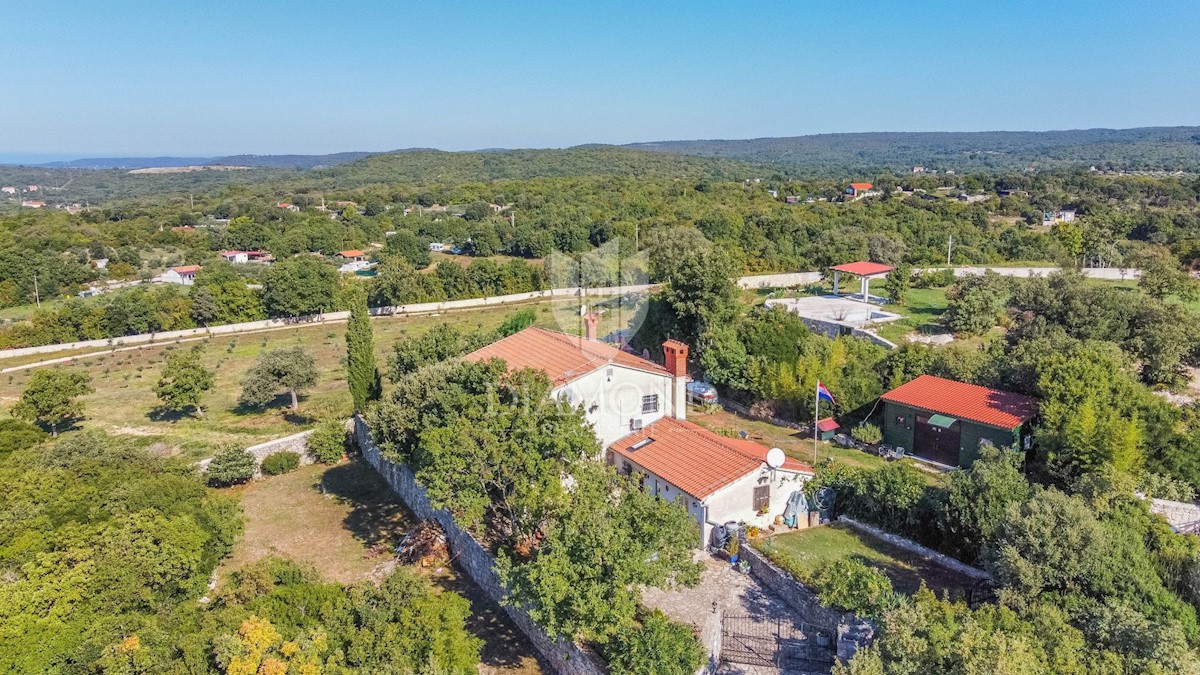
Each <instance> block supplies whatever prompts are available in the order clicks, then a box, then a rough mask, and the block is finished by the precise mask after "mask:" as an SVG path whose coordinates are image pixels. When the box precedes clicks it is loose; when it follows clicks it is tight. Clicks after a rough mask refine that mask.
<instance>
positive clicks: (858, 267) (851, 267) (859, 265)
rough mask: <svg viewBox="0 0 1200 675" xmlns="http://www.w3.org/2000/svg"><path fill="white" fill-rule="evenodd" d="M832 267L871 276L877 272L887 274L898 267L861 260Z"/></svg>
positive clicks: (841, 270) (861, 275)
mask: <svg viewBox="0 0 1200 675" xmlns="http://www.w3.org/2000/svg"><path fill="white" fill-rule="evenodd" d="M830 269H834V270H837V271H839V272H845V273H846V274H857V275H858V276H860V277H870V276H875V275H876V274H886V273H888V272H891V271H892V270H894V269H896V268H895V267H892V266H891V265H884V264H882V263H873V262H866V261H860V262H852V263H846V264H845V265H834V266H833V267H831V268H830Z"/></svg>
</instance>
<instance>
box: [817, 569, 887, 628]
mask: <svg viewBox="0 0 1200 675" xmlns="http://www.w3.org/2000/svg"><path fill="white" fill-rule="evenodd" d="M813 583H814V585H815V586H816V587H817V591H818V593H817V594H818V595H819V596H820V598H821V603H822V604H825V605H827V606H830V607H838V608H842V609H846V610H849V611H851V612H854V613H856V614H859V615H861V616H867V617H881V616H883V614H884V613H885V612H886V611H887V610H889V609H891V608H893V607H895V606H896V605H897V604H899V596H898V595H897V594H896V592H895V591H894V590H892V581H891V579H888V577H887V575H886V574H884V573H883V572H881V571H879V570H877V569H875V568H874V567H869V566H867V565H866V564H864V563H862V562H859V561H858V560H854V559H853V558H842V559H841V560H837V561H834V563H833V564H832V565H829V566H827V567H824V568H822V569H821V570H820V571H819V572H817V574H816V576H815V577H814V579H813Z"/></svg>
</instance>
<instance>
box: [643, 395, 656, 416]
mask: <svg viewBox="0 0 1200 675" xmlns="http://www.w3.org/2000/svg"><path fill="white" fill-rule="evenodd" d="M656 412H658V394H651V395H649V396H643V397H642V414H643V415H644V414H646V413H656Z"/></svg>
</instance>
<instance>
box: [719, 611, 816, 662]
mask: <svg viewBox="0 0 1200 675" xmlns="http://www.w3.org/2000/svg"><path fill="white" fill-rule="evenodd" d="M836 635H837V633H836V631H835V630H833V629H832V628H829V627H827V626H818V625H815V624H809V623H799V622H796V621H791V620H789V619H768V618H764V617H752V616H725V618H724V620H723V621H722V622H721V660H722V661H723V662H726V663H740V664H744V665H749V666H771V667H774V668H778V669H780V670H800V671H808V670H828V669H829V668H830V667H832V666H833V663H834V660H835V654H836V652H835V650H836V646H835V642H836Z"/></svg>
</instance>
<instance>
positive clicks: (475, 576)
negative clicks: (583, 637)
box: [353, 417, 608, 675]
mask: <svg viewBox="0 0 1200 675" xmlns="http://www.w3.org/2000/svg"><path fill="white" fill-rule="evenodd" d="M353 437H354V444H355V445H356V446H357V447H358V449H359V451H360V452H361V453H362V456H363V459H365V460H366V461H367V463H368V464H370V465H371V466H372V467H374V468H375V470H376V471H377V472H379V475H380V476H382V477H383V479H384V481H385V482H387V484H388V486H389V487H391V489H392V491H393V492H395V493H396V495H397V496H399V497H400V499H401V501H403V502H404V504H405V506H407V507H408V509H409V510H410V511H412V512H413V514H415V515H416V516H417V518H419V519H421V520H431V521H433V522H435V523H437V524H438V525H439V526H441V528H442V530H443V531H444V532H445V533H446V541H447V543H448V544H449V545H450V550H451V551H452V552H453V554H454V556H455V558H456V560H457V561H458V564H459V565H460V566H461V567H462V569H463V571H465V572H466V574H467V576H468V577H470V578H471V580H472V581H474V582H475V583H476V584H477V585H478V586H479V587H480V588H481V589H482V590H483V592H484V593H486V594H487V596H488V597H489V598H491V599H492V600H494V601H496V602H497V603H499V604H500V606H501V607H503V608H504V612H505V613H506V614H508V616H509V618H510V619H512V621H513V623H514V624H516V626H517V628H518V629H520V631H521V632H522V633H524V634H525V637H527V638H529V641H530V642H531V643H533V646H534V647H535V648H536V649H537V650H538V652H540V653H541V655H542V656H543V657H545V659H546V660H547V661H548V662H549V663H550V664H551V665H552V666H553V667H554V670H555V671H557V672H558V673H560V674H561V675H603V673H606V672H608V671H607V668H606V667H605V666H604V664H603V663H602V662H601V661H600V659H599V658H598V657H597V656H595V655H594V654H592V653H591V652H589V651H587V650H585V649H583V648H582V647H580V646H579V645H576V644H574V643H571V642H567V641H565V640H562V639H561V638H553V637H550V636H549V635H547V634H546V632H545V631H543V630H542V629H541V627H539V626H538V625H537V624H536V623H534V622H533V619H530V618H529V615H528V614H526V613H525V611H524V610H523V609H521V608H520V607H513V606H511V605H506V604H504V603H503V600H504V598H505V597H506V596H507V595H508V590H507V589H506V588H504V585H503V584H501V583H500V577H499V576H498V575H497V574H496V560H495V559H494V558H493V557H492V555H491V554H490V553H488V551H487V550H486V549H484V548H483V546H481V545H480V544H479V542H478V541H476V540H475V538H474V537H473V536H471V534H470V533H469V532H467V531H465V530H463V529H462V528H460V527H459V526H458V523H456V522H454V516H452V515H450V512H449V511H446V510H444V509H435V508H434V507H433V504H431V503H430V501H429V497H428V496H427V495H426V494H425V488H423V487H421V485H420V484H419V483H418V482H417V479H416V477H415V476H413V473H412V471H411V470H410V469H409V468H408V467H407V466H404V465H403V464H395V463H393V462H391V461H390V460H388V459H386V458H385V457H383V455H382V454H380V452H379V448H378V447H376V446H375V444H374V442H372V441H371V438H370V431H369V430H368V429H367V425H366V423H365V422H363V420H362V419H361V418H359V417H355V418H354V432H353Z"/></svg>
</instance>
